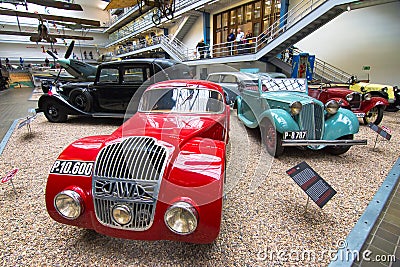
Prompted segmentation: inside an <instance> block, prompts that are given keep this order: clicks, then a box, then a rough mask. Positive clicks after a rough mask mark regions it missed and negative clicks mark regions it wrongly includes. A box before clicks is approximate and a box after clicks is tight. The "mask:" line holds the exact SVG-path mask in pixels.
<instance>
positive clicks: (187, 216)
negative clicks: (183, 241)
mask: <svg viewBox="0 0 400 267" xmlns="http://www.w3.org/2000/svg"><path fill="white" fill-rule="evenodd" d="M197 220H198V214H197V211H196V209H195V208H194V207H193V206H192V205H191V204H189V203H187V202H176V203H174V204H173V205H172V206H171V207H169V208H168V210H167V211H166V212H165V214H164V222H165V224H166V225H167V227H168V228H169V229H170V230H171V231H172V232H174V233H176V234H180V235H188V234H191V233H193V232H194V230H196V228H197Z"/></svg>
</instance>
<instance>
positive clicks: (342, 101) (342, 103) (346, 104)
mask: <svg viewBox="0 0 400 267" xmlns="http://www.w3.org/2000/svg"><path fill="white" fill-rule="evenodd" d="M331 100H335V101H336V102H338V103H339V105H340V107H342V108H346V109H350V104H349V102H347V100H345V99H343V98H340V97H333V98H330V99H328V101H326V102H327V103H328V102H329V101H331Z"/></svg>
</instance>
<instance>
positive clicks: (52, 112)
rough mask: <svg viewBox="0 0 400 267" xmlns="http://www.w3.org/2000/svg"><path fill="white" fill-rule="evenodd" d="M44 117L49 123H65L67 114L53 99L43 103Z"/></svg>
mask: <svg viewBox="0 0 400 267" xmlns="http://www.w3.org/2000/svg"><path fill="white" fill-rule="evenodd" d="M43 107H44V115H45V116H46V118H47V120H48V121H49V122H56V123H58V122H66V121H67V119H68V115H67V113H66V112H65V111H64V110H63V109H62V108H61V107H60V105H59V104H58V103H57V102H56V101H55V100H53V99H49V100H47V102H45V103H44V105H43Z"/></svg>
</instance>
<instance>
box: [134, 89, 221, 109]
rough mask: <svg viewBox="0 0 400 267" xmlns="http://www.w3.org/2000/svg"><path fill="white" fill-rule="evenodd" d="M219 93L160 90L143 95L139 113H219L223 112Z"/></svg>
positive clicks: (194, 90)
mask: <svg viewBox="0 0 400 267" xmlns="http://www.w3.org/2000/svg"><path fill="white" fill-rule="evenodd" d="M224 107H225V104H224V101H223V96H222V95H221V93H219V92H217V91H214V90H209V89H199V88H187V87H184V88H161V89H152V90H148V91H146V92H144V93H143V96H142V98H141V100H140V104H139V111H141V112H168V113H169V112H171V113H172V112H174V113H221V112H223V111H224Z"/></svg>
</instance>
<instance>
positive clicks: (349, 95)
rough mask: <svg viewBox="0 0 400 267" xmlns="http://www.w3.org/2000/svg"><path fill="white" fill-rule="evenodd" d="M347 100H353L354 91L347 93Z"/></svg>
mask: <svg viewBox="0 0 400 267" xmlns="http://www.w3.org/2000/svg"><path fill="white" fill-rule="evenodd" d="M346 100H347V102H350V101H351V100H353V93H351V94H348V95H346Z"/></svg>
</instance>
